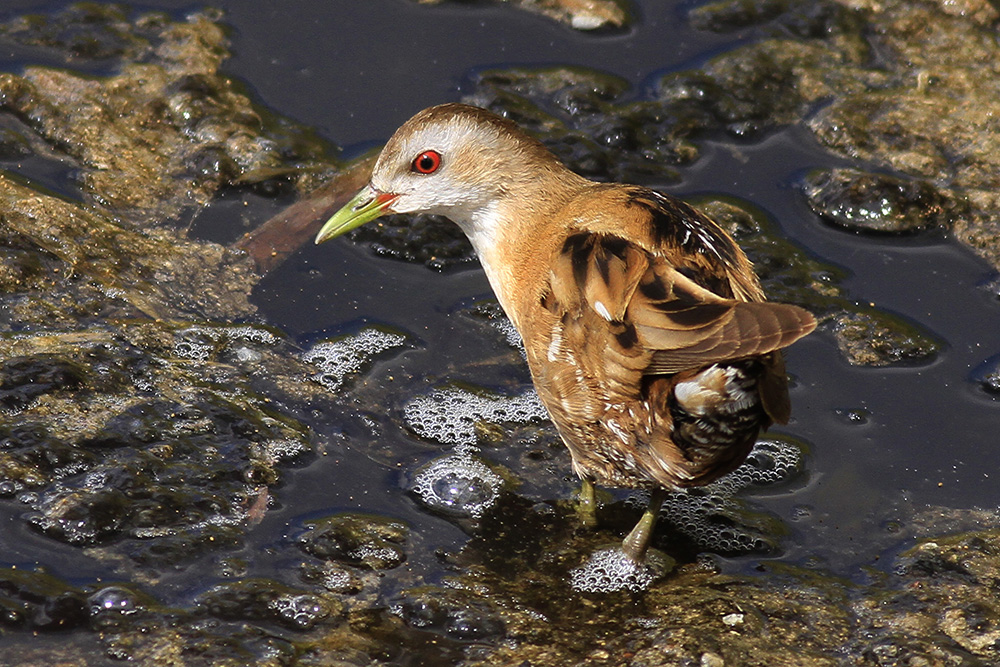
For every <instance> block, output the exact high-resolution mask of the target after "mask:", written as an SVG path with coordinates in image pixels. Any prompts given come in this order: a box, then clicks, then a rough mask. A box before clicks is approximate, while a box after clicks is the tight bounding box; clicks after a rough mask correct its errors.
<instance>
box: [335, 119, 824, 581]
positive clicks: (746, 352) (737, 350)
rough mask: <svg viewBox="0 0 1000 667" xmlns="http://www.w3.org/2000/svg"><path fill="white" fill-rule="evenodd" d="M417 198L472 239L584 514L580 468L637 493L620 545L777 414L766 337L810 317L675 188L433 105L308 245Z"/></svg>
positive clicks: (776, 386) (771, 347)
mask: <svg viewBox="0 0 1000 667" xmlns="http://www.w3.org/2000/svg"><path fill="white" fill-rule="evenodd" d="M417 212H420V213H434V214H438V215H443V216H446V217H448V218H449V219H451V220H452V221H453V222H455V223H456V224H457V225H458V226H459V227H461V229H462V231H464V232H465V234H466V235H467V236H468V237H469V240H470V241H471V242H472V245H473V247H474V248H475V250H476V253H477V254H478V256H479V260H480V262H482V265H483V269H484V270H485V271H486V275H487V277H488V278H489V281H490V285H491V286H492V287H493V291H494V292H495V293H496V297H497V299H498V300H499V301H500V304H501V306H502V307H503V309H504V311H505V312H506V313H507V316H508V317H509V318H510V319H511V321H513V323H514V326H515V327H517V330H518V332H520V334H521V338H522V339H523V340H524V346H525V350H526V352H527V357H528V365H529V367H530V369H531V375H532V379H533V380H534V384H535V388H536V390H537V391H538V395H539V397H540V398H541V400H542V403H543V404H544V405H545V407H546V408H547V409H548V412H549V415H550V416H551V417H552V421H553V423H554V424H555V426H556V428H557V429H558V431H559V435H560V437H561V438H562V440H563V442H564V443H565V444H566V446H567V447H568V448H569V451H570V454H571V456H572V460H573V470H574V471H575V472H576V474H577V475H579V476H580V478H581V479H582V480H583V488H582V490H581V494H580V495H581V502H582V504H583V506H584V507H589V508H590V513H591V514H590V515H591V516H593V506H594V484H595V483H596V484H602V485H609V486H615V487H629V488H648V489H651V490H652V494H651V496H652V497H651V499H650V503H649V507H648V508H647V510H646V512H645V513H644V514H643V516H642V518H641V519H640V520H639V522H638V524H637V525H636V527H635V528H634V529H633V530H632V531H631V532H630V533H629V535H628V536H627V537H626V538H625V540H624V542H623V543H622V548H623V550H624V551H625V553H626V554H627V555H628V556H629V557H630V558H631V559H632V560H634V561H636V562H642V561H643V559H644V557H645V554H646V550H647V549H648V546H649V543H650V539H651V536H652V531H653V527H654V525H655V521H656V518H657V514H658V513H659V509H660V505H661V504H662V502H663V499H664V496H665V494H666V492H667V491H668V490H678V489H683V488H687V487H693V486H700V485H704V484H707V483H709V482H711V481H713V480H715V479H717V478H718V477H720V476H722V475H724V474H726V473H728V472H730V471H731V470H733V469H734V468H736V467H737V466H738V465H739V464H740V463H742V462H743V460H744V459H745V458H746V456H747V454H748V453H749V451H750V449H751V447H752V446H753V444H754V441H755V440H756V438H757V435H758V433H759V431H760V430H761V429H765V428H767V427H768V426H770V425H771V424H772V423H774V422H777V423H782V424H783V423H786V422H787V421H788V417H789V413H790V405H789V399H788V380H787V377H786V375H785V368H784V363H783V360H782V355H781V351H780V350H781V349H782V348H784V347H786V346H788V345H791V344H792V343H793V342H795V341H796V340H798V339H799V338H801V337H803V336H805V335H806V334H808V333H809V332H811V331H812V330H813V329H814V328H815V326H816V320H815V319H814V318H813V316H812V315H811V314H809V313H808V312H807V311H805V310H803V309H802V308H799V307H797V306H792V305H787V304H779V303H769V302H767V301H766V300H765V298H764V293H763V291H762V289H761V286H760V281H759V280H758V279H757V276H756V275H755V273H754V270H753V266H752V265H751V264H750V261H749V260H748V259H747V257H746V255H744V254H743V251H742V250H740V248H739V247H738V246H737V245H736V243H735V242H734V241H733V239H732V238H731V237H730V236H729V235H728V234H727V233H726V232H725V231H724V230H723V229H722V228H721V227H719V225H717V224H716V223H714V222H713V221H712V220H710V219H708V218H707V217H706V216H705V215H703V214H702V213H699V212H698V211H697V210H695V209H694V208H692V207H690V206H688V205H687V204H685V203H683V202H681V201H680V200H678V199H675V198H673V197H670V196H668V195H664V194H661V193H658V192H655V191H653V190H650V189H648V188H644V187H639V186H635V185H623V184H615V183H597V182H594V181H590V180H587V179H585V178H583V177H582V176H579V175H577V174H575V173H573V172H572V171H570V170H569V169H568V168H567V167H566V166H565V165H563V164H562V163H561V162H560V161H559V160H558V159H557V158H556V157H555V156H554V155H552V153H550V152H549V150H548V149H546V148H545V147H544V146H543V145H542V144H541V143H540V142H539V141H537V140H536V139H533V138H531V137H529V136H528V135H526V134H525V133H524V132H522V131H521V130H520V129H519V128H518V127H517V126H516V125H515V124H514V123H512V122H510V121H508V120H505V119H502V118H500V117H498V116H496V115H494V114H492V113H490V112H488V111H486V110H484V109H480V108H478V107H473V106H468V105H464V104H443V105H440V106H435V107H431V108H429V109H425V110H424V111H421V112H420V113H418V114H417V115H415V116H414V117H413V118H411V119H410V120H408V121H407V122H406V123H404V124H403V126H402V127H400V128H399V130H397V131H396V133H395V134H394V135H393V136H392V138H391V139H390V140H389V142H388V143H387V144H386V145H385V147H384V148H383V149H382V152H381V154H380V155H379V157H378V160H377V162H376V164H375V167H374V169H373V171H372V176H371V181H370V183H369V185H368V186H366V187H365V188H363V189H362V190H361V192H359V193H358V194H357V196H355V197H354V199H352V200H351V201H350V202H349V203H348V204H347V205H346V206H345V207H344V208H343V209H341V210H340V211H339V212H337V213H336V214H334V215H333V217H332V218H330V220H329V221H327V223H326V224H325V225H324V226H323V227H322V229H321V230H320V232H319V234H318V235H317V236H316V243H322V242H323V241H326V240H327V239H330V238H333V237H335V236H337V235H339V234H343V233H344V232H347V231H349V230H351V229H354V228H356V227H358V226H360V225H362V224H364V223H366V222H368V221H370V220H373V219H375V218H377V217H379V216H380V215H383V214H386V213H417Z"/></svg>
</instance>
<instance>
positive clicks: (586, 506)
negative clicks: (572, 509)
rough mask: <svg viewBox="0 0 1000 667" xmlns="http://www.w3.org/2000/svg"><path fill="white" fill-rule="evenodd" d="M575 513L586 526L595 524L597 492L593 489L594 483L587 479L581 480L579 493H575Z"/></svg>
mask: <svg viewBox="0 0 1000 667" xmlns="http://www.w3.org/2000/svg"><path fill="white" fill-rule="evenodd" d="M576 515H577V517H579V519H580V523H582V524H583V525H584V526H586V527H587V528H594V527H596V526H597V494H596V492H595V491H594V483H593V482H591V481H590V480H589V479H585V480H583V484H582V485H581V486H580V493H579V494H578V495H577V503H576Z"/></svg>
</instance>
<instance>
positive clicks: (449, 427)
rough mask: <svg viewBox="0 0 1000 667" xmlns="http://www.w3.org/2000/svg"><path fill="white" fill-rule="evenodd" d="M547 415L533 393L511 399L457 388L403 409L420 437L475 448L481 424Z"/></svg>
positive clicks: (422, 398) (436, 392)
mask: <svg viewBox="0 0 1000 667" xmlns="http://www.w3.org/2000/svg"><path fill="white" fill-rule="evenodd" d="M546 416H547V413H546V412H545V408H544V407H543V406H542V403H541V401H540V400H539V399H538V394H536V393H535V392H534V391H533V390H528V391H526V392H525V393H523V394H521V395H519V396H512V397H508V396H496V395H494V396H489V395H484V394H477V393H472V392H470V391H464V390H462V389H458V388H454V387H452V388H447V389H436V390H434V391H433V392H431V393H430V394H428V395H425V396H418V397H417V398H415V399H413V400H412V401H410V402H409V403H407V404H406V406H405V407H404V408H403V417H404V418H405V419H406V423H407V424H408V425H409V426H410V428H411V429H413V431H414V432H415V433H416V434H417V435H419V436H421V437H424V438H430V439H431V440H436V441H438V442H440V443H443V444H446V445H466V446H470V445H475V444H476V422H478V421H487V422H492V423H497V424H499V423H518V424H527V423H530V422H534V421H540V420H542V419H545V418H546Z"/></svg>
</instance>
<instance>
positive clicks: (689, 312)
mask: <svg viewBox="0 0 1000 667" xmlns="http://www.w3.org/2000/svg"><path fill="white" fill-rule="evenodd" d="M551 281H552V295H553V296H554V297H555V299H556V301H558V302H559V303H560V304H561V305H562V306H563V307H564V308H565V309H566V310H567V311H569V312H573V311H576V312H578V313H579V312H581V310H582V309H589V310H592V311H594V312H596V313H597V314H598V315H599V316H600V318H601V320H603V322H604V326H605V327H606V330H605V331H604V332H594V333H595V334H601V333H603V334H604V336H605V337H608V336H607V334H609V333H613V334H614V335H613V337H612V339H613V341H614V342H616V343H617V344H618V345H620V346H633V347H641V348H643V349H644V350H646V351H648V352H651V353H652V356H651V358H650V361H649V363H648V366H647V367H646V368H645V370H644V371H643V372H644V374H646V375H652V374H668V373H678V372H680V371H684V370H691V369H696V368H700V367H702V366H707V365H709V364H712V363H716V362H719V361H725V360H729V359H740V358H745V357H751V356H759V355H765V354H767V353H769V352H773V351H775V350H779V349H781V348H783V347H786V346H788V345H791V344H792V343H793V342H795V341H796V340H798V339H799V338H801V337H802V336H805V335H806V334H808V333H809V332H810V331H812V330H813V329H814V328H815V326H816V322H815V319H814V318H813V317H812V315H810V314H809V313H808V312H807V311H805V310H803V309H802V308H799V307H797V306H791V305H787V304H778V303H769V302H766V301H739V300H736V299H731V298H730V299H727V298H723V297H720V296H718V295H716V294H714V293H713V292H711V291H709V290H707V289H705V288H704V287H701V286H699V285H698V284H697V283H696V282H695V281H694V280H692V279H691V278H688V277H687V276H685V275H684V274H683V273H681V272H680V271H679V270H677V269H676V268H674V267H673V266H672V265H671V264H670V263H669V262H668V261H667V259H666V258H665V257H663V256H662V255H656V254H654V253H652V252H650V251H648V250H645V249H643V248H641V247H639V246H637V245H636V244H633V243H630V242H629V241H626V240H624V239H621V238H618V237H615V236H610V235H603V234H594V233H586V232H584V233H579V234H574V235H572V236H570V237H569V239H567V241H566V243H565V244H564V246H563V251H562V253H561V254H560V255H559V257H558V259H557V261H555V262H554V263H553V265H552V275H551ZM601 320H596V321H597V322H600V321H601Z"/></svg>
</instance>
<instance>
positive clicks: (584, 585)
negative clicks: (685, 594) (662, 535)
mask: <svg viewBox="0 0 1000 667" xmlns="http://www.w3.org/2000/svg"><path fill="white" fill-rule="evenodd" d="M673 567H674V560H673V559H672V558H670V557H669V556H666V555H664V554H661V553H659V552H657V551H649V552H648V553H647V554H646V560H645V562H643V563H636V562H635V561H634V560H632V559H631V558H629V557H628V556H626V555H625V552H624V551H622V548H621V545H616V546H613V547H606V548H604V549H598V550H597V551H595V552H594V553H592V554H591V555H590V557H589V558H588V559H587V561H586V562H585V563H583V564H582V565H580V566H579V567H576V568H574V569H573V570H572V571H570V573H569V583H570V586H572V587H573V588H574V589H575V590H578V591H580V592H583V593H614V592H616V591H634V592H639V591H644V590H646V589H647V588H649V586H650V584H652V583H653V582H654V581H656V580H657V579H659V578H660V577H662V576H663V575H665V574H666V573H668V572H669V571H670V570H672V569H673Z"/></svg>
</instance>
